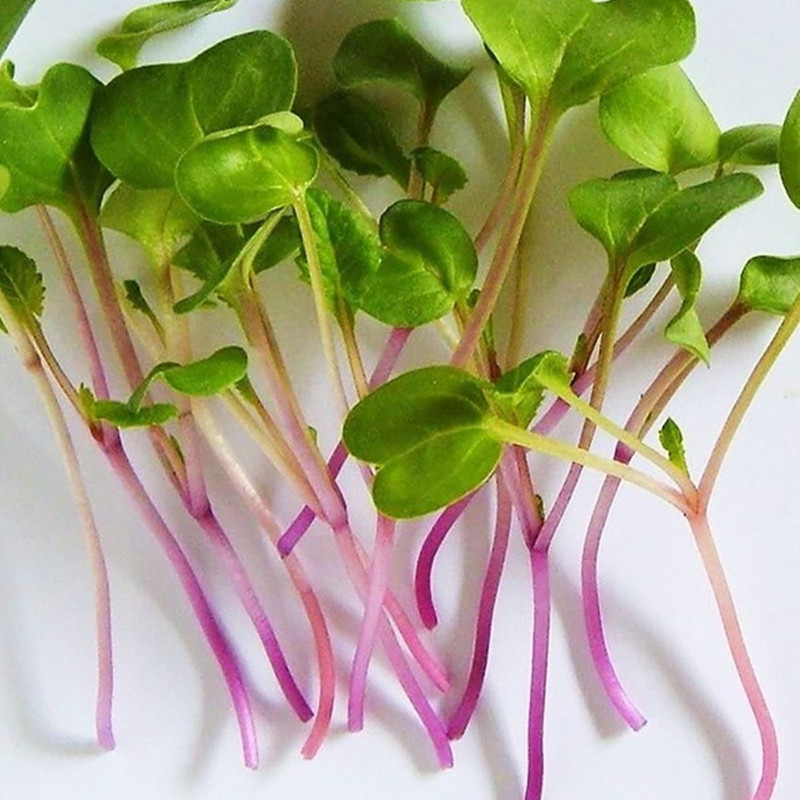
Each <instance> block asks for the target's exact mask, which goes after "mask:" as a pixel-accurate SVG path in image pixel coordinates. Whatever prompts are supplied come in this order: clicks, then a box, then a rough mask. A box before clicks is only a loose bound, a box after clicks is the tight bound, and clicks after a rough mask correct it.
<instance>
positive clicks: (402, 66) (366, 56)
mask: <svg viewBox="0 0 800 800" xmlns="http://www.w3.org/2000/svg"><path fill="white" fill-rule="evenodd" d="M333 71H334V74H335V75H336V79H337V81H338V82H339V83H340V84H341V85H342V86H344V87H345V88H348V89H349V88H353V87H355V86H361V85H363V84H369V83H374V82H387V83H391V84H394V85H396V86H399V87H400V88H402V89H404V90H405V91H407V92H409V93H410V94H412V95H413V96H414V97H415V98H416V99H417V100H418V101H419V102H420V104H421V105H422V106H423V107H425V108H427V109H428V111H429V113H430V112H431V111H432V110H434V109H436V107H437V106H438V105H439V104H440V103H441V102H442V100H443V99H444V98H445V97H446V96H447V95H448V94H450V92H452V91H453V89H455V88H456V87H457V86H459V85H460V84H461V83H463V81H464V80H465V79H466V77H467V75H469V73H470V70H469V69H461V68H458V67H452V66H450V65H449V64H445V63H444V62H443V61H441V60H440V59H438V58H436V56H434V55H433V54H432V53H430V52H429V51H428V50H426V49H425V48H424V47H423V46H422V45H421V44H420V43H419V42H418V41H417V40H416V39H415V38H414V37H413V36H412V35H411V33H410V32H409V31H408V29H407V28H406V27H405V25H403V23H402V22H400V20H397V19H379V20H372V21H371V22H365V23H363V24H362V25H359V26H358V27H356V28H353V30H351V31H350V33H348V34H347V36H345V38H344V40H343V41H342V43H341V45H340V46H339V49H338V50H337V52H336V55H335V56H334V59H333Z"/></svg>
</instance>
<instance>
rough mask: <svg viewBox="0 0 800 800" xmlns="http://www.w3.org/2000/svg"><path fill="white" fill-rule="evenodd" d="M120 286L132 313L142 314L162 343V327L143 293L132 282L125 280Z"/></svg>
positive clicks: (134, 282)
mask: <svg viewBox="0 0 800 800" xmlns="http://www.w3.org/2000/svg"><path fill="white" fill-rule="evenodd" d="M122 286H123V288H124V289H125V299H126V300H127V301H128V303H129V304H130V306H131V308H132V309H133V310H134V311H138V312H139V313H140V314H144V315H145V316H146V317H147V319H149V320H150V323H151V324H152V326H153V328H155V331H156V333H157V334H158V337H159V339H161V340H162V341H163V340H164V327H163V326H162V324H161V322H160V321H159V319H158V317H157V316H156V313H155V311H153V309H152V307H151V305H150V303H148V302H147V298H146V297H145V296H144V292H142V287H141V286H140V285H139V283H138V282H137V281H134V280H125V281H123V282H122Z"/></svg>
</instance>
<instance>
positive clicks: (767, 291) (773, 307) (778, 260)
mask: <svg viewBox="0 0 800 800" xmlns="http://www.w3.org/2000/svg"><path fill="white" fill-rule="evenodd" d="M798 295H800V256H794V257H788V258H787V257H779V256H756V257H755V258H751V259H750V260H749V261H748V262H747V264H745V267H744V269H743V270H742V276H741V279H740V282H739V302H740V303H742V304H743V305H745V306H746V307H747V308H749V309H751V310H752V311H765V312H766V313H768V314H778V315H783V314H788V313H789V309H790V308H791V307H792V306H793V305H794V303H795V301H796V300H797V297H798Z"/></svg>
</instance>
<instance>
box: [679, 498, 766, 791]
mask: <svg viewBox="0 0 800 800" xmlns="http://www.w3.org/2000/svg"><path fill="white" fill-rule="evenodd" d="M688 520H689V524H690V525H691V528H692V533H693V534H694V539H695V543H696V545H697V549H698V550H699V552H700V557H701V558H702V561H703V566H704V567H705V571H706V575H707V576H708V579H709V581H710V583H711V588H712V590H713V592H714V599H715V601H716V603H717V610H718V611H719V615H720V618H721V619H722V625H723V627H724V629H725V637H726V639H727V640H728V647H729V649H730V652H731V656H732V657H733V662H734V664H735V665H736V671H737V673H738V674H739V679H740V680H741V682H742V688H743V689H744V691H745V694H746V695H747V701H748V703H749V704H750V708H751V709H752V711H753V716H754V717H755V719H756V725H757V726H758V733H759V736H760V737H761V749H762V766H761V778H760V780H759V782H758V786H757V788H756V791H755V793H754V794H753V800H769V798H771V797H772V793H773V791H774V789H775V783H776V781H777V778H778V738H777V735H776V733H775V724H774V723H773V721H772V717H771V715H770V712H769V708H768V707H767V703H766V700H765V699H764V695H763V693H762V692H761V687H760V686H759V684H758V678H757V677H756V674H755V670H754V669H753V664H752V662H751V661H750V656H749V654H748V652H747V647H746V645H745V641H744V636H743V635H742V629H741V626H740V625H739V619H738V617H737V615H736V607H735V606H734V602H733V596H732V595H731V591H730V587H729V586H728V582H727V580H726V578H725V571H724V569H723V566H722V562H721V561H720V558H719V553H718V552H717V548H716V547H715V545H714V540H713V538H712V536H711V530H710V528H709V525H708V517H707V516H706V514H705V512H703V513H700V514H698V515H692V516H689V517H688Z"/></svg>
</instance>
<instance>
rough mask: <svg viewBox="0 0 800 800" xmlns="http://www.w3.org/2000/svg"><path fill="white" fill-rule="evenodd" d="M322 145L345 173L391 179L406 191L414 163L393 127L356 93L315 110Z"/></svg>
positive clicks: (344, 94)
mask: <svg viewBox="0 0 800 800" xmlns="http://www.w3.org/2000/svg"><path fill="white" fill-rule="evenodd" d="M314 130H315V131H316V134H317V138H318V139H319V141H320V144H322V146H323V147H324V148H325V149H326V150H327V151H328V153H330V155H331V156H333V158H335V159H336V161H338V162H339V163H340V164H341V165H342V166H343V167H344V168H345V169H348V170H351V171H352V172H355V173H357V174H359V175H376V176H378V177H382V176H384V175H389V176H390V177H391V178H392V179H393V180H394V181H396V183H397V184H398V185H399V186H400V187H401V188H402V189H403V190H405V189H406V187H407V186H408V179H409V175H410V172H411V161H410V160H409V158H408V157H407V156H406V155H405V153H404V152H403V148H402V147H401V146H400V143H399V142H398V141H397V137H396V136H395V133H394V130H393V128H392V125H391V124H390V123H389V120H388V119H387V118H386V116H385V115H384V114H383V112H382V111H381V110H380V109H379V108H377V106H375V105H374V104H373V103H370V102H369V101H368V100H365V99H364V98H363V97H361V96H360V95H357V94H355V93H354V92H336V93H335V94H332V95H331V96H330V97H327V98H326V99H325V100H323V101H322V102H320V103H319V104H318V105H317V106H316V108H315V110H314Z"/></svg>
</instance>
